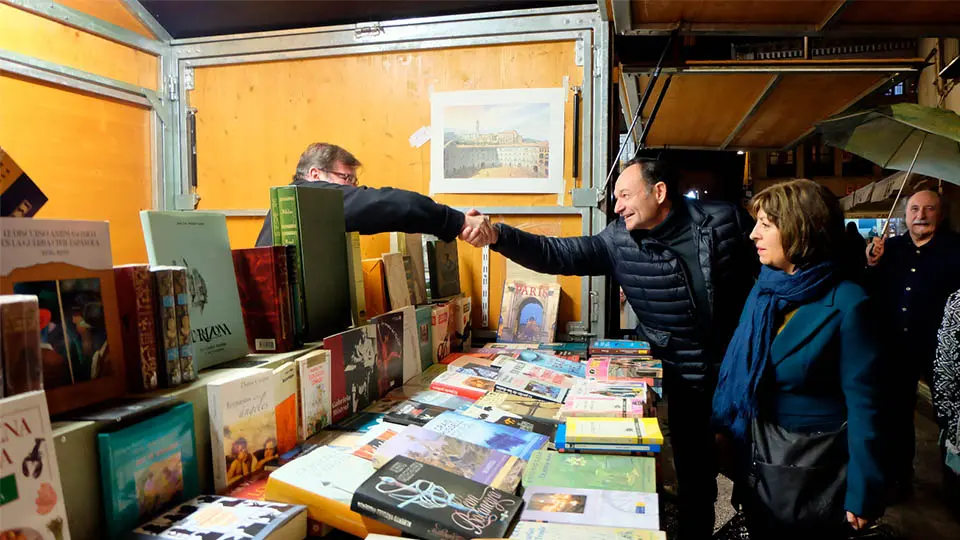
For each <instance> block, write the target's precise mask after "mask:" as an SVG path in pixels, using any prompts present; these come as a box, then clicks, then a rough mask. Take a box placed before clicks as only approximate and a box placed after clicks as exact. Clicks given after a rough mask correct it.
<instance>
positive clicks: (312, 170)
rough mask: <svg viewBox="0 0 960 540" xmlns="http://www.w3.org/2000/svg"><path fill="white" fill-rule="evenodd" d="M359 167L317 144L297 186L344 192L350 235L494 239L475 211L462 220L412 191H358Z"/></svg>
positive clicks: (266, 233) (266, 228) (304, 159)
mask: <svg viewBox="0 0 960 540" xmlns="http://www.w3.org/2000/svg"><path fill="white" fill-rule="evenodd" d="M358 167H360V161H359V160H358V159H357V158H356V157H354V155H353V154H351V153H350V152H348V151H346V150H344V149H343V148H340V147H339V146H337V145H335V144H328V143H313V144H311V145H310V146H308V147H307V149H306V150H304V152H303V154H301V155H300V161H299V162H298V163H297V172H296V174H295V175H294V176H293V183H292V184H291V185H294V186H309V187H316V188H324V189H338V190H340V191H341V192H343V215H344V221H345V225H346V230H347V232H354V231H356V232H359V233H360V234H377V233H382V232H406V233H424V234H432V235H434V236H436V237H437V238H440V239H441V240H444V241H446V242H449V241H451V240H454V239H456V238H458V237H460V238H461V239H462V240H464V241H471V240H473V241H477V240H476V239H477V238H481V237H482V236H483V235H489V234H491V233H490V231H491V229H492V228H491V226H490V221H489V219H488V218H487V217H486V216H483V215H481V214H480V213H479V212H477V211H476V210H471V211H469V212H467V213H466V214H464V213H463V212H460V211H459V210H455V209H453V208H450V207H449V206H446V205H443V204H438V203H436V202H434V201H433V199H431V198H429V197H426V196H423V195H421V194H419V193H415V192H413V191H406V190H403V189H394V188H389V187H385V188H379V189H375V188H369V187H362V186H360V185H359V181H358V178H357V168H358ZM270 218H271V216H270V213H267V218H266V219H265V220H264V222H263V228H262V229H260V235H259V236H258V237H257V246H259V247H263V246H271V245H273V229H272V227H271V226H270Z"/></svg>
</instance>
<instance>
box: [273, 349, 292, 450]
mask: <svg viewBox="0 0 960 540" xmlns="http://www.w3.org/2000/svg"><path fill="white" fill-rule="evenodd" d="M297 371H298V370H297V364H296V363H295V362H287V363H286V364H283V365H282V366H280V367H278V368H276V369H274V370H273V400H274V403H275V405H274V415H275V416H276V422H277V446H276V451H277V453H279V454H280V455H283V454H286V453H287V452H289V451H290V450H293V447H295V446H296V445H297V440H298V438H297V432H298V422H297V410H298V408H297Z"/></svg>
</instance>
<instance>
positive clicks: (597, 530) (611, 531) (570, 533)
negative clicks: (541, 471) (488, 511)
mask: <svg viewBox="0 0 960 540" xmlns="http://www.w3.org/2000/svg"><path fill="white" fill-rule="evenodd" d="M611 538H616V539H617V540H667V535H666V533H664V532H663V531H647V530H643V529H627V528H622V527H590V526H586V525H567V524H561V523H536V522H532V521H521V522H519V523H517V526H516V527H514V528H513V533H512V534H511V535H510V539H511V540H610V539H611Z"/></svg>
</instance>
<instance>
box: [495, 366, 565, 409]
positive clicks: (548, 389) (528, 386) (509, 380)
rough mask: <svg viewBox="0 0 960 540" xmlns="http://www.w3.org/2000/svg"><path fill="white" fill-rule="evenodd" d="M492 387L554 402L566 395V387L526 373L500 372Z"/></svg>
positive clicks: (500, 390) (561, 400) (559, 401)
mask: <svg viewBox="0 0 960 540" xmlns="http://www.w3.org/2000/svg"><path fill="white" fill-rule="evenodd" d="M494 389H495V390H497V391H498V392H506V393H508V394H514V395H518V396H522V397H529V398H535V399H542V400H544V401H552V402H554V403H563V401H564V399H566V397H567V390H568V389H567V388H565V387H563V386H558V385H555V384H551V383H548V382H545V381H541V380H539V379H534V378H532V377H528V376H526V375H511V374H509V373H501V374H500V375H498V376H497V380H496V382H495V386H494Z"/></svg>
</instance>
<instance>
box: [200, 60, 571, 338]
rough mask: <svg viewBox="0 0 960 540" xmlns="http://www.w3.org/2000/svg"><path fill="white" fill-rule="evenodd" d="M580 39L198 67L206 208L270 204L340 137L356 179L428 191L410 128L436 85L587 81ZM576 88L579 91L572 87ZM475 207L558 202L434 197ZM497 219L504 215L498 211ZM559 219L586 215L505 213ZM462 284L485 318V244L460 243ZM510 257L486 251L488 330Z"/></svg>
mask: <svg viewBox="0 0 960 540" xmlns="http://www.w3.org/2000/svg"><path fill="white" fill-rule="evenodd" d="M582 70H583V68H581V67H578V66H576V65H575V61H574V43H573V42H551V43H539V44H516V45H499V46H485V47H471V48H459V49H440V50H429V51H418V52H393V53H381V54H368V55H358V56H343V57H327V58H315V59H306V60H293V61H282V62H266V63H257V64H246V65H235V66H215V67H206V68H197V69H196V71H195V90H194V91H192V92H191V94H190V105H191V106H192V107H195V108H196V109H197V110H198V112H197V174H198V189H197V193H198V195H199V196H200V198H201V199H200V204H199V209H216V210H223V209H254V208H260V209H263V208H267V207H268V206H269V202H268V194H269V187H270V186H276V185H282V184H286V183H289V182H290V181H291V177H292V175H293V173H294V171H295V168H296V163H297V160H298V159H299V156H300V153H301V152H302V151H303V150H304V148H306V146H307V145H308V144H310V143H312V142H318V141H325V142H332V143H335V144H339V145H341V146H343V147H345V148H347V149H348V150H350V151H351V152H353V153H354V154H355V155H356V156H357V157H358V159H360V161H361V162H363V164H364V166H363V168H362V169H361V175H360V181H361V183H362V184H364V185H368V186H373V187H382V186H392V187H399V188H404V189H409V190H414V191H418V192H421V193H428V192H429V188H430V161H429V160H430V146H429V145H430V144H431V143H427V144H425V145H423V146H422V147H420V148H413V147H411V146H410V144H409V142H408V138H409V137H410V135H411V134H413V133H414V132H415V131H417V130H418V129H419V128H420V127H422V126H428V125H429V124H430V94H431V92H444V91H458V90H491V89H501V88H558V87H561V86H562V85H563V82H564V77H565V76H566V77H568V78H569V84H570V85H571V86H573V85H580V84H581V83H582V73H583V71H582ZM571 96H572V94H571ZM573 128H574V120H573V100H572V99H569V100H568V102H567V104H566V116H565V130H566V136H565V142H564V147H565V148H564V153H565V159H564V177H565V192H566V194H565V196H564V204H567V205H569V204H570V196H569V191H570V190H571V189H572V188H574V187H579V179H575V178H573V177H572V173H571V171H572V156H573V151H572V148H573ZM435 199H436V200H437V201H439V202H442V203H445V204H449V205H452V206H458V207H469V206H528V205H537V206H555V205H556V204H557V202H558V201H557V195H556V194H553V195H522V194H496V195H462V194H448V195H437V196H436V197H435ZM495 219H497V218H496V217H495ZM515 220H519V221H520V222H525V223H529V222H537V221H538V220H545V221H548V222H552V223H556V222H559V223H561V225H562V227H561V230H562V231H563V235H564V236H572V235H578V234H580V231H581V224H580V216H578V215H576V216H517V217H511V218H510V219H509V220H507V221H515ZM261 223H262V219H260V218H240V217H238V218H231V219H230V220H229V221H228V226H229V228H230V238H231V243H232V245H233V247H234V248H240V247H248V246H252V245H253V243H254V241H255V240H256V235H257V232H258V231H259V229H260V225H261ZM362 251H363V256H364V257H365V258H367V257H379V256H380V255H381V254H382V253H383V252H386V251H389V238H388V236H387V235H376V236H372V237H364V238H363V240H362ZM460 253H461V257H460V265H461V273H462V277H463V280H462V282H463V283H464V288H465V289H466V290H468V291H469V292H471V293H472V294H473V297H474V306H475V308H474V324H475V327H479V325H480V321H481V319H480V313H481V310H480V261H481V252H480V250H476V249H473V248H471V247H470V246H468V245H466V244H463V243H461V244H460ZM503 266H504V261H503V259H502V258H500V256H499V255H496V254H492V257H491V283H492V284H493V285H492V287H491V292H490V301H491V302H490V303H491V310H490V321H489V322H490V328H495V327H496V323H497V317H498V314H499V303H500V296H501V295H502V280H503V273H502V272H503V270H502V269H503ZM561 284H562V286H563V289H564V293H565V294H564V297H563V302H562V305H561V309H560V325H559V328H560V329H563V328H564V323H565V322H566V321H570V320H578V319H579V318H580V301H581V299H580V280H579V278H564V279H562V280H561Z"/></svg>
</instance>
